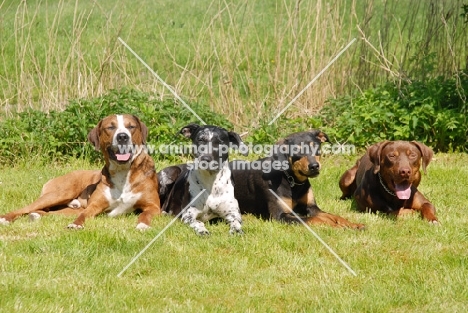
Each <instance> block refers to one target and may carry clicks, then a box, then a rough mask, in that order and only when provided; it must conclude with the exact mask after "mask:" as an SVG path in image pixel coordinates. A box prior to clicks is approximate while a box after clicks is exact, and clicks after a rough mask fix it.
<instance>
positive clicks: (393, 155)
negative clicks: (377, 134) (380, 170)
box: [388, 153, 396, 159]
mask: <svg viewBox="0 0 468 313" xmlns="http://www.w3.org/2000/svg"><path fill="white" fill-rule="evenodd" d="M395 156H396V155H395V153H389V154H388V158H389V159H394V158H395Z"/></svg>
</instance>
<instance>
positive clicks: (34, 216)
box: [29, 212, 41, 222]
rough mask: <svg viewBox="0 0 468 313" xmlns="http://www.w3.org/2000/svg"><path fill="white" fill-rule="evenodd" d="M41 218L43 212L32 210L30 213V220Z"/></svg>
mask: <svg viewBox="0 0 468 313" xmlns="http://www.w3.org/2000/svg"><path fill="white" fill-rule="evenodd" d="M40 219H41V214H39V213H36V212H31V213H29V221H30V222H35V221H38V220H40Z"/></svg>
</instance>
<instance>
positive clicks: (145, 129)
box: [132, 115, 148, 144]
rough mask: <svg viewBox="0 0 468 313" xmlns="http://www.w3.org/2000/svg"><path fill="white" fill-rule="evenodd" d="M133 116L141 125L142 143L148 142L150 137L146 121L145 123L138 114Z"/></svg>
mask: <svg viewBox="0 0 468 313" xmlns="http://www.w3.org/2000/svg"><path fill="white" fill-rule="evenodd" d="M132 116H133V118H134V119H135V120H136V121H137V123H138V124H139V125H140V129H141V138H142V144H146V139H147V138H148V127H146V125H145V123H143V122H142V121H141V120H140V119H139V118H138V116H136V115H132Z"/></svg>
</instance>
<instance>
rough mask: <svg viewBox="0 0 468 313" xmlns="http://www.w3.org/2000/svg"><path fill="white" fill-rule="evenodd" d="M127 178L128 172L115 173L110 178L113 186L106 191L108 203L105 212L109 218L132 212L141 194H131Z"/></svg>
mask: <svg viewBox="0 0 468 313" xmlns="http://www.w3.org/2000/svg"><path fill="white" fill-rule="evenodd" d="M129 176H130V172H117V173H116V174H115V175H114V176H112V183H113V186H112V188H108V189H107V190H106V198H107V200H108V201H109V208H108V209H107V210H106V212H107V213H108V215H109V216H110V217H115V216H117V215H121V214H126V213H130V212H132V211H133V210H134V206H135V204H136V202H137V201H138V200H139V199H140V198H141V195H142V194H141V192H138V193H135V192H132V188H131V185H130V182H129V180H128V179H129Z"/></svg>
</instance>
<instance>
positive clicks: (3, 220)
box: [0, 217, 10, 225]
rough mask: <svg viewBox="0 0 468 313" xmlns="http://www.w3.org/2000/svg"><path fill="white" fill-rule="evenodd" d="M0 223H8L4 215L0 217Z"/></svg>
mask: <svg viewBox="0 0 468 313" xmlns="http://www.w3.org/2000/svg"><path fill="white" fill-rule="evenodd" d="M0 225H10V222H9V221H7V220H6V219H5V218H4V217H0Z"/></svg>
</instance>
